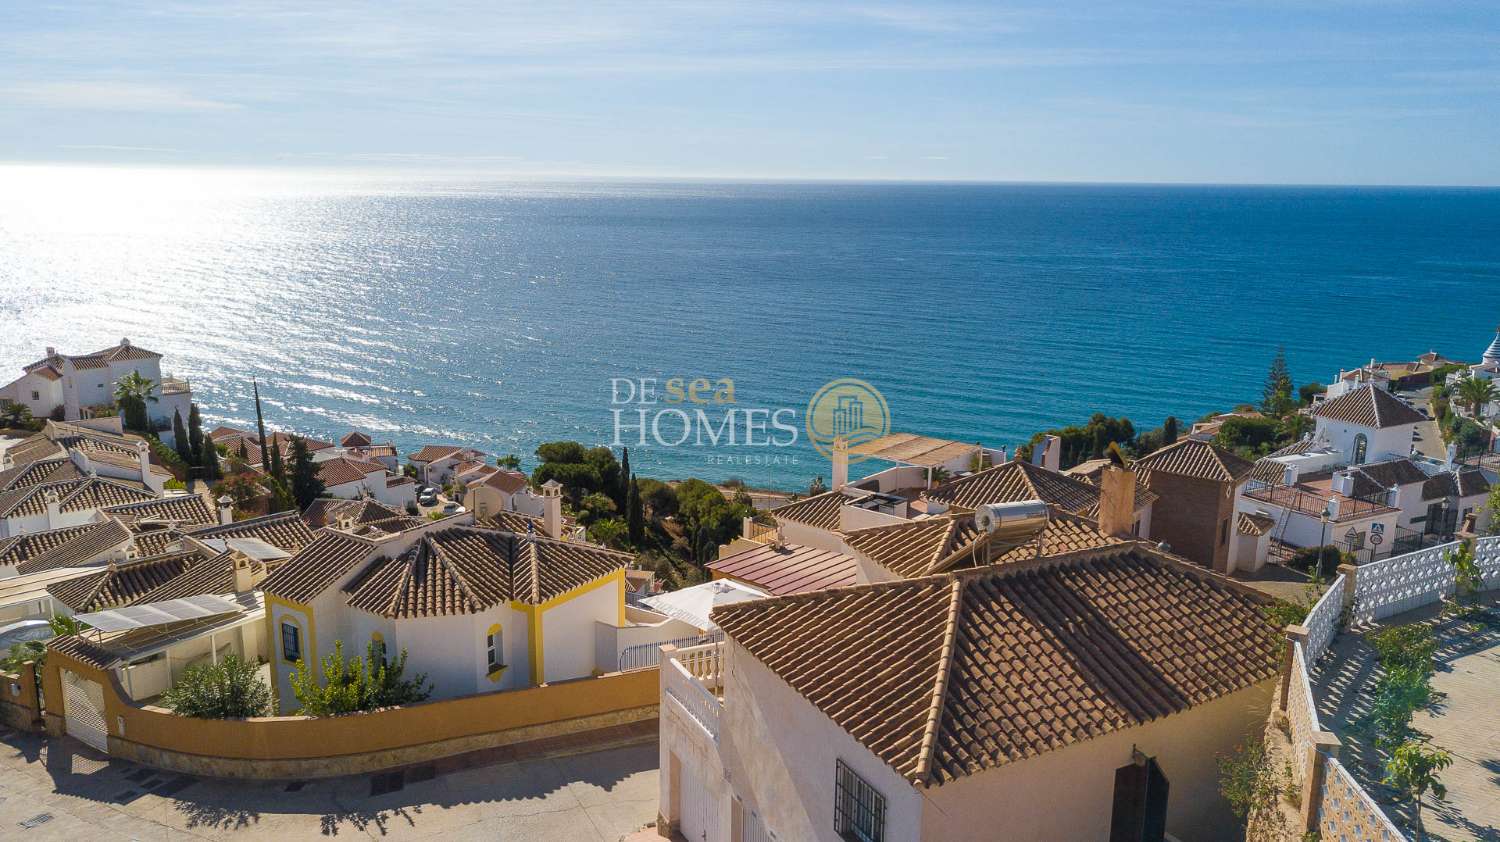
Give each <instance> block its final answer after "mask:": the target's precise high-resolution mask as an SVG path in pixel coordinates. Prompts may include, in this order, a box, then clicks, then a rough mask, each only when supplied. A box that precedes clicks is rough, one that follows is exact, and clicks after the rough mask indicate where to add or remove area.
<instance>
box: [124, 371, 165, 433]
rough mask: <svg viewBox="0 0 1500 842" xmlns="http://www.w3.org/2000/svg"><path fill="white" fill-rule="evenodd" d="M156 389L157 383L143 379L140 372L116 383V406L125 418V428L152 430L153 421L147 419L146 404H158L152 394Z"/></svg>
mask: <svg viewBox="0 0 1500 842" xmlns="http://www.w3.org/2000/svg"><path fill="white" fill-rule="evenodd" d="M154 388H156V381H154V380H151V379H148V378H146V377H142V376H141V373H140V372H139V371H132V372H130V373H129V374H127V375H125V376H124V377H121V378H120V379H119V380H117V381H116V382H115V405H117V406H119V407H120V414H121V415H123V416H124V417H125V426H127V427H129V428H131V429H132V430H138V431H140V432H146V431H148V430H149V429H150V428H151V420H150V419H149V418H147V417H146V403H147V402H148V401H149V402H151V403H156V402H157V400H158V399H157V397H156V395H153V394H151V390H152V389H154Z"/></svg>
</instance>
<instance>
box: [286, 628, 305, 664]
mask: <svg viewBox="0 0 1500 842" xmlns="http://www.w3.org/2000/svg"><path fill="white" fill-rule="evenodd" d="M281 657H282V658H284V659H286V660H288V661H292V662H296V661H300V660H302V632H301V630H300V629H298V628H297V626H296V625H295V624H293V623H282V624H281Z"/></svg>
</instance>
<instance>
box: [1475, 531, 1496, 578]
mask: <svg viewBox="0 0 1500 842" xmlns="http://www.w3.org/2000/svg"><path fill="white" fill-rule="evenodd" d="M1474 562H1475V564H1477V565H1478V566H1479V573H1480V575H1482V576H1483V577H1484V589H1485V590H1487V591H1488V590H1494V589H1495V588H1500V536H1496V537H1492V538H1480V539H1479V540H1478V541H1475V542H1474Z"/></svg>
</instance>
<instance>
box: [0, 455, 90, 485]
mask: <svg viewBox="0 0 1500 842" xmlns="http://www.w3.org/2000/svg"><path fill="white" fill-rule="evenodd" d="M85 476H86V474H84V473H83V472H82V471H80V470H78V466H77V465H75V464H73V460H72V459H69V458H67V457H63V458H60V459H39V460H37V461H35V462H32V463H31V464H30V465H27V466H25V467H22V468H13V469H11V470H9V471H6V472H5V474H3V475H0V489H5V490H7V491H10V490H12V489H17V488H30V487H31V486H33V485H41V484H42V483H45V482H64V481H66V480H70V479H83V478H84V477H85Z"/></svg>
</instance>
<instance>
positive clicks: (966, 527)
mask: <svg viewBox="0 0 1500 842" xmlns="http://www.w3.org/2000/svg"><path fill="white" fill-rule="evenodd" d="M979 536H980V532H979V529H978V528H977V527H975V525H974V519H973V518H972V517H969V516H967V515H956V516H955V515H944V516H940V517H930V518H923V519H921V520H911V521H907V522H906V523H898V524H893V525H891V526H876V527H873V528H870V529H856V530H853V531H851V532H849V533H848V534H847V536H846V537H845V539H844V542H845V543H846V544H848V545H849V548H850V549H852V550H855V551H856V552H858V553H860V554H862V555H864V556H865V557H866V558H868V559H870V560H871V561H873V562H875V563H876V564H879V565H880V566H881V567H884V568H885V569H887V570H889V571H891V572H892V573H894V574H896V575H897V576H900V577H902V578H907V579H909V578H912V577H915V576H924V575H926V574H927V573H929V572H931V571H932V568H933V566H934V565H936V564H937V563H938V562H939V561H940V560H942V559H945V558H947V557H948V556H949V555H951V554H952V553H954V552H957V551H958V550H959V549H961V548H963V547H966V546H968V545H969V544H972V543H973V542H974V540H975V539H977V538H978V537H979Z"/></svg>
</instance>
